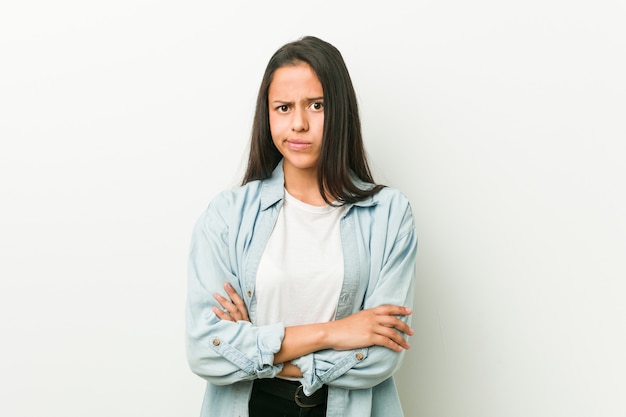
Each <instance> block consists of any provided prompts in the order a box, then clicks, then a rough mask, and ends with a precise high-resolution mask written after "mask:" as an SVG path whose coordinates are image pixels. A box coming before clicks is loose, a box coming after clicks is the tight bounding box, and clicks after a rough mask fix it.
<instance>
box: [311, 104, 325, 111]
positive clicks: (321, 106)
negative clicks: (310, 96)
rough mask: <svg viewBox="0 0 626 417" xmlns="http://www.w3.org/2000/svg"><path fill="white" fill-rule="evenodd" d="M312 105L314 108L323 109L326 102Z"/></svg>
mask: <svg viewBox="0 0 626 417" xmlns="http://www.w3.org/2000/svg"><path fill="white" fill-rule="evenodd" d="M311 107H313V110H322V109H323V108H324V103H313V104H312V105H311Z"/></svg>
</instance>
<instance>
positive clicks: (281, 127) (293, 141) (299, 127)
mask: <svg viewBox="0 0 626 417" xmlns="http://www.w3.org/2000/svg"><path fill="white" fill-rule="evenodd" d="M268 105H269V123H270V131H271V134H272V140H273V141H274V145H275V146H276V148H277V149H278V151H279V152H280V153H281V154H282V155H283V158H284V163H283V164H284V165H283V169H284V171H285V175H287V173H288V172H293V173H296V172H298V173H307V174H311V175H314V174H315V173H316V172H317V160H318V159H319V156H320V150H321V148H322V135H323V133H324V92H323V90H322V84H321V83H320V81H319V79H318V78H317V76H316V75H315V73H314V72H313V70H312V69H311V67H310V66H309V65H308V64H306V63H300V64H297V65H289V66H285V67H281V68H279V69H277V70H276V71H275V72H274V77H273V78H272V83H271V84H270V87H269V91H268Z"/></svg>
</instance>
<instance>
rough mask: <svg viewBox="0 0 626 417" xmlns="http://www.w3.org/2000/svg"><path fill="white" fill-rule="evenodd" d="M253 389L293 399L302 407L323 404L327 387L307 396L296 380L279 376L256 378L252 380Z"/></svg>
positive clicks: (326, 394)
mask: <svg viewBox="0 0 626 417" xmlns="http://www.w3.org/2000/svg"><path fill="white" fill-rule="evenodd" d="M254 389H257V390H259V391H261V392H264V393H266V394H270V395H275V396H277V397H279V398H282V399H285V400H289V401H293V402H295V403H296V404H298V405H299V406H300V407H303V408H307V407H315V406H316V405H320V404H324V403H325V402H326V398H327V397H328V387H327V386H326V385H324V386H322V388H320V389H319V390H317V391H315V392H314V393H313V395H311V396H310V397H307V396H306V395H304V392H303V391H302V385H301V384H300V383H299V382H298V381H288V380H286V379H281V378H264V379H256V380H255V381H254Z"/></svg>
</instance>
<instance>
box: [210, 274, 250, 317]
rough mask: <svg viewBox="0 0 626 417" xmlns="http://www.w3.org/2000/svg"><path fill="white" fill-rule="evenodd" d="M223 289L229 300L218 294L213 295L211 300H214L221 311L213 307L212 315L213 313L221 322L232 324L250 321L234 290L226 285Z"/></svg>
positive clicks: (244, 306) (243, 304) (242, 303)
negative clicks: (231, 322)
mask: <svg viewBox="0 0 626 417" xmlns="http://www.w3.org/2000/svg"><path fill="white" fill-rule="evenodd" d="M224 289H225V290H226V293H227V294H228V296H229V297H230V299H228V298H226V297H224V296H222V295H221V294H219V293H215V294H213V298H215V300H216V301H217V302H218V303H219V305H220V306H221V309H220V308H218V307H213V313H215V315H216V316H217V317H219V318H220V319H222V320H228V321H234V322H237V321H240V320H245V321H250V319H249V317H248V310H247V309H246V305H245V303H244V302H243V300H242V299H241V297H240V296H239V294H237V292H236V291H235V290H234V288H233V287H232V286H231V285H230V284H228V283H226V284H224Z"/></svg>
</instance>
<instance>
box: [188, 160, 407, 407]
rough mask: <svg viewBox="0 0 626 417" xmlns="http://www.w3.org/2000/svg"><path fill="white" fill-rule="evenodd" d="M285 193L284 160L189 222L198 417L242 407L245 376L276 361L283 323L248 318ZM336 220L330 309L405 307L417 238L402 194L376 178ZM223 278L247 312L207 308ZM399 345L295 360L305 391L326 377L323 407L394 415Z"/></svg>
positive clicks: (247, 389)
mask: <svg viewBox="0 0 626 417" xmlns="http://www.w3.org/2000/svg"><path fill="white" fill-rule="evenodd" d="M357 182H358V181H357ZM360 185H361V186H364V187H365V186H367V184H363V183H360ZM283 198H284V177H283V169H282V162H281V163H280V164H279V165H278V166H277V167H276V169H275V170H274V172H273V173H272V176H271V177H270V178H268V179H266V180H262V181H253V182H250V183H248V184H246V185H245V186H242V187H238V188H235V189H232V190H228V191H224V192H222V193H221V194H219V195H218V196H217V197H216V198H214V199H213V200H212V201H211V203H210V204H209V206H208V208H207V209H206V210H205V212H204V213H203V214H202V215H201V216H200V218H199V219H198V221H197V223H196V225H195V228H194V231H193V237H192V242H191V250H190V258H189V283H188V295H187V297H188V298H187V310H186V321H187V340H186V341H187V356H188V360H189V364H190V367H191V369H192V371H193V372H194V373H196V374H197V375H199V376H201V377H202V378H204V379H206V381H207V386H206V391H205V396H204V401H203V404H202V412H201V417H247V416H248V399H249V397H250V393H251V389H252V381H253V380H254V379H256V378H273V377H275V376H276V374H277V373H278V372H280V371H281V369H282V365H281V364H278V365H274V354H275V353H276V352H278V350H279V349H280V346H281V343H282V339H283V337H284V334H285V327H284V325H283V324H282V323H276V324H272V325H267V326H255V325H254V323H255V321H256V304H257V300H256V298H255V277H256V272H257V268H258V266H259V261H260V259H261V255H262V254H263V250H264V249H265V245H266V243H267V241H268V239H269V237H270V234H271V232H272V229H273V227H274V224H275V222H276V219H277V218H278V213H279V211H280V208H281V206H282V203H283ZM340 230H341V239H342V246H343V256H344V269H345V274H344V280H343V285H342V288H341V294H340V296H339V302H338V305H337V312H336V319H341V318H344V317H347V316H349V315H351V314H354V313H356V312H358V311H360V310H363V309H368V308H372V307H376V306H379V305H383V304H395V305H403V306H407V307H412V304H413V291H414V285H415V256H416V250H417V238H416V234H415V230H414V223H413V216H412V213H411V207H410V204H409V201H408V199H407V198H406V197H405V196H404V195H403V194H402V193H401V192H399V191H398V190H394V189H392V188H388V187H387V188H383V189H382V190H381V191H380V192H378V193H377V194H376V195H374V196H372V197H370V198H368V199H366V200H364V201H361V202H358V203H355V204H351V205H348V206H347V207H346V210H345V211H344V214H343V217H342V218H341V223H340ZM225 282H229V283H230V284H231V285H232V286H233V288H235V290H237V292H238V293H239V294H240V295H241V296H242V298H243V300H244V301H245V303H246V307H247V308H248V314H249V316H250V320H251V322H245V321H240V322H237V323H233V322H230V321H222V320H220V319H219V318H218V317H217V316H215V314H214V313H213V312H212V307H213V306H218V304H217V302H216V301H215V300H214V298H213V294H214V293H215V292H219V293H221V294H223V295H225V293H224V291H223V288H224V283H225ZM311 296H312V297H314V296H315V294H311ZM218 307H219V306H218ZM403 319H404V320H406V321H410V317H405V318H403ZM403 355H404V352H400V353H398V352H394V351H392V350H390V349H387V348H384V347H380V346H372V347H369V348H362V349H355V350H351V351H337V350H332V349H329V350H322V351H318V352H314V353H311V354H308V355H305V356H302V357H300V358H297V359H295V360H293V361H292V363H293V364H295V365H296V366H298V367H299V368H300V370H301V371H302V373H303V377H302V378H301V379H300V381H301V383H302V385H303V388H304V392H305V394H307V395H310V394H311V393H313V392H315V391H316V390H317V389H319V388H320V387H321V386H322V385H323V384H326V385H328V387H329V389H328V407H327V412H326V416H327V417H367V416H370V417H401V416H402V415H403V414H402V408H401V405H400V400H399V397H398V394H397V391H396V387H395V384H394V381H393V378H392V375H393V374H394V372H395V371H396V370H397V369H398V367H399V366H400V363H401V361H402V357H403Z"/></svg>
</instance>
